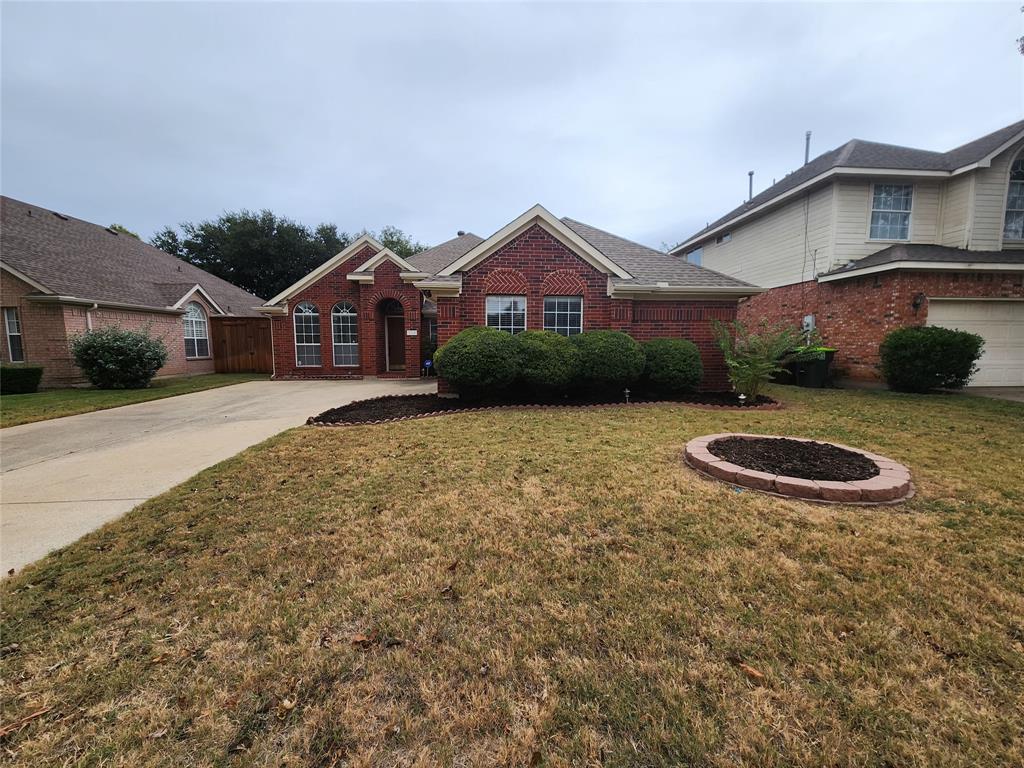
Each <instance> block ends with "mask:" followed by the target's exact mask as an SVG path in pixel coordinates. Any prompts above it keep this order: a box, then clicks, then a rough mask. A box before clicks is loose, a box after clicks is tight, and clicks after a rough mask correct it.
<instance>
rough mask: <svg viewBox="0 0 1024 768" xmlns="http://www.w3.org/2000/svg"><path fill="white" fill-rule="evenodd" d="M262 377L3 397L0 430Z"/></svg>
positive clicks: (186, 379)
mask: <svg viewBox="0 0 1024 768" xmlns="http://www.w3.org/2000/svg"><path fill="white" fill-rule="evenodd" d="M266 378H268V377H267V376H266V375H265V374H258V373H210V374H206V375H203V376H182V377H179V378H173V379H159V380H157V381H154V382H153V383H152V385H151V386H149V387H147V388H146V389H44V390H42V391H40V392H35V393H33V394H31V395H3V396H2V397H0V427H14V426H17V425H18V424H28V423H30V422H33V421H45V420H46V419H59V418H60V417H61V416H74V415H75V414H78V413H88V412H89V411H102V410H104V409H106V408H117V407H118V406H121V405H131V404H132V403H144V402H146V401H147V400H159V399H161V398H164V397H174V396H175V395H187V394H188V393H189V392H200V391H202V390H204V389H214V388H215V387H226V386H228V385H229V384H240V383H242V382H243V381H253V380H256V379H266Z"/></svg>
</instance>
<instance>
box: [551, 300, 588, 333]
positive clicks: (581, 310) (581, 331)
mask: <svg viewBox="0 0 1024 768" xmlns="http://www.w3.org/2000/svg"><path fill="white" fill-rule="evenodd" d="M583 298H584V297H583V295H582V294H572V295H559V294H551V295H547V296H545V297H544V306H542V308H541V328H543V329H544V330H545V331H552V332H554V333H558V331H557V330H555V329H554V328H548V324H547V321H546V320H545V318H544V316H545V315H547V307H546V305H547V301H548V299H579V302H580V329H579V330H578V331H577V332H576V333H567V334H565V337H566V338H568V337H570V336H577V335H579V334H581V333H583V317H584V312H583V303H584V302H583ZM559 335H562V334H559Z"/></svg>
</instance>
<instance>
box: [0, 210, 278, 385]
mask: <svg viewBox="0 0 1024 768" xmlns="http://www.w3.org/2000/svg"><path fill="white" fill-rule="evenodd" d="M262 302H263V300H262V299H260V298H258V297H256V296H253V295H252V294H251V293H247V292H246V291H243V290H242V289H240V288H237V287H236V286H234V285H231V284H230V283H228V282H225V281H224V280H221V279H220V278H218V277H214V276H213V275H211V274H209V273H207V272H204V271H203V270H201V269H199V268H198V267H194V266H192V265H191V264H187V263H185V262H183V261H181V260H179V259H176V258H175V257H173V256H171V255H170V254H167V253H164V252H163V251H161V250H159V249H158V248H154V247H153V246H151V245H148V244H147V243H144V242H142V241H141V240H139V239H137V238H135V237H132V236H131V235H125V234H123V233H118V232H116V231H114V230H111V229H107V228H105V227H101V226H99V225H96V224H90V223H89V222H86V221H82V220H80V219H75V218H72V217H70V216H65V215H63V214H60V213H55V212H53V211H49V210H47V209H45V208H40V207H39V206H35V205H30V204H28V203H23V202H20V201H18V200H13V199H11V198H9V197H3V198H0V306H2V322H3V338H2V345H0V359H2V360H3V362H5V363H8V362H15V363H17V362H25V363H37V364H41V365H42V366H43V379H42V386H44V387H56V386H67V385H71V384H78V383H81V382H82V381H84V378H83V376H82V374H81V371H80V370H79V369H78V368H77V366H75V364H74V363H73V362H72V360H71V354H70V350H69V339H70V337H71V336H73V335H75V334H77V333H82V332H84V331H87V330H89V329H95V328H102V327H105V326H111V325H117V326H120V327H122V328H130V329H142V328H146V329H149V331H150V333H152V334H153V335H154V336H159V337H160V338H162V339H163V341H164V343H165V344H166V345H167V349H168V353H169V355H168V360H167V364H166V365H164V367H163V368H161V369H160V371H159V373H158V375H159V376H178V375H190V374H197V373H210V372H212V371H213V370H214V369H215V365H216V364H217V362H218V356H219V355H220V354H221V351H220V350H219V349H218V348H217V345H216V344H215V343H214V340H213V333H214V332H215V331H216V328H215V325H216V324H217V323H218V322H219V321H221V320H227V319H229V318H231V319H235V318H251V321H250V322H252V323H256V324H258V325H259V326H261V327H262V326H265V325H266V321H265V320H264V319H263V318H262V317H260V315H259V313H257V312H256V311H255V310H254V307H257V306H259V305H260V304H262ZM268 335H269V334H268Z"/></svg>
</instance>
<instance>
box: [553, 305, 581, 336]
mask: <svg viewBox="0 0 1024 768" xmlns="http://www.w3.org/2000/svg"><path fill="white" fill-rule="evenodd" d="M549 299H550V300H551V301H566V300H576V301H578V302H579V303H580V313H579V314H580V325H579V328H578V329H574V328H572V327H570V326H569V325H568V324H567V325H565V326H564V328H565V330H566V333H562V331H560V330H558V328H559V324H558V315H559V314H566V315H567V314H571V312H563V313H559V312H558V310H553V311H552V313H551V314H554V315H555V323H554V325H548V300H549ZM544 330H545V331H554V332H555V333H559V334H561V335H562V336H575V335H577V334H580V333H583V297H582V296H545V297H544Z"/></svg>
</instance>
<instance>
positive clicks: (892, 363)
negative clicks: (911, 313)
mask: <svg viewBox="0 0 1024 768" xmlns="http://www.w3.org/2000/svg"><path fill="white" fill-rule="evenodd" d="M984 344H985V342H984V340H983V339H982V338H981V336H978V335H977V334H975V333H968V332H967V331H954V330H952V329H950V328H940V327H939V326H934V325H933V326H927V327H912V328H897V329H896V330H895V331H890V332H889V334H888V335H887V336H886V337H885V341H883V342H882V346H881V347H880V348H879V350H878V351H879V357H880V358H881V363H880V366H879V367H880V368H881V371H882V376H883V377H884V378H885V381H886V382H887V383H888V384H889V387H890V389H895V390H896V391H898V392H931V391H932V390H936V389H960V388H962V387H963V386H965V385H966V384H967V382H968V381H970V379H971V376H973V375H974V374H975V373H976V372H977V371H978V368H977V366H976V365H975V363H977V362H978V358H979V357H981V350H982V347H983V346H984Z"/></svg>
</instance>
